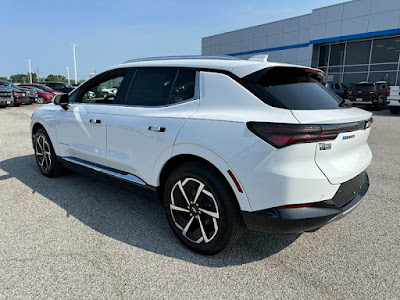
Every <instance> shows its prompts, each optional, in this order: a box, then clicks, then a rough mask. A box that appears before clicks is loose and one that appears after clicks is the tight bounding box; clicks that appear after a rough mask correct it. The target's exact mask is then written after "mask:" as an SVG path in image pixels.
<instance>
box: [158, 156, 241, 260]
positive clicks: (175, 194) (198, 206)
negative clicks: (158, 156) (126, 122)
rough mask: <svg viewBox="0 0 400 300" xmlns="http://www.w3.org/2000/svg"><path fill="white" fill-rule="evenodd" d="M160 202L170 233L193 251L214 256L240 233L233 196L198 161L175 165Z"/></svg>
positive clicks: (218, 176)
mask: <svg viewBox="0 0 400 300" xmlns="http://www.w3.org/2000/svg"><path fill="white" fill-rule="evenodd" d="M182 191H183V192H184V193H185V194H183V192H182ZM185 195H186V198H185ZM163 202H164V206H165V210H166V213H167V217H168V222H169V225H170V226H171V228H172V231H173V232H174V234H175V235H176V237H177V238H178V239H179V241H180V242H181V243H182V244H184V245H185V246H186V247H187V248H189V249H190V250H192V251H194V252H197V253H200V254H204V255H214V254H218V253H220V252H221V251H223V250H224V249H226V248H228V247H230V246H232V245H233V244H235V243H236V242H237V241H238V240H239V239H240V237H241V236H242V234H243V232H244V229H245V225H244V223H243V220H242V215H241V211H240V208H239V205H238V202H237V200H236V197H235V194H234V193H233V191H232V189H231V188H230V186H229V184H228V183H227V181H226V180H225V178H223V176H222V175H221V174H220V173H219V172H218V171H217V170H215V169H214V168H213V167H211V166H208V165H205V164H202V163H200V162H193V163H186V164H183V165H181V166H179V167H178V168H177V169H175V170H174V171H173V172H172V173H171V175H170V176H169V177H168V179H167V181H166V184H165V188H164V199H163Z"/></svg>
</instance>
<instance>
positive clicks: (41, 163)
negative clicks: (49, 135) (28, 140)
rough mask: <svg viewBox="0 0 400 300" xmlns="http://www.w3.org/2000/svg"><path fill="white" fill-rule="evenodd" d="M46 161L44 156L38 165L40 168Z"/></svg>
mask: <svg viewBox="0 0 400 300" xmlns="http://www.w3.org/2000/svg"><path fill="white" fill-rule="evenodd" d="M45 160H46V156H43V159H42V161H41V162H40V163H39V164H40V166H41V167H42V168H43V165H44V161H45Z"/></svg>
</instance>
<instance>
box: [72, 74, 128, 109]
mask: <svg viewBox="0 0 400 300" xmlns="http://www.w3.org/2000/svg"><path fill="white" fill-rule="evenodd" d="M125 72H126V70H125V69H120V70H113V71H111V72H110V73H106V74H104V75H99V77H94V78H93V79H92V80H90V81H88V82H87V84H85V85H84V86H82V88H81V89H80V90H79V91H78V90H76V91H75V92H73V93H72V94H71V95H70V98H72V99H75V97H76V96H77V93H79V95H80V96H79V100H78V101H77V102H82V103H102V104H114V103H115V100H116V98H117V95H119V94H118V91H119V89H120V86H121V83H122V81H123V80H124V77H125ZM120 97H121V96H120Z"/></svg>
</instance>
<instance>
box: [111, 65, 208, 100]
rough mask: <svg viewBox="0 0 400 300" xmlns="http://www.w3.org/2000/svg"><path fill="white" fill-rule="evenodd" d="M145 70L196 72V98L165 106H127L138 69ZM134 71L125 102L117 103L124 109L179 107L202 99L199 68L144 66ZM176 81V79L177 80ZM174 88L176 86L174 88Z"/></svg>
mask: <svg viewBox="0 0 400 300" xmlns="http://www.w3.org/2000/svg"><path fill="white" fill-rule="evenodd" d="M144 68H146V69H147V68H164V69H176V70H184V69H189V70H193V71H195V79H194V80H195V81H194V96H193V97H192V98H189V99H186V100H183V101H180V102H176V103H167V104H163V105H133V104H127V103H126V101H127V99H128V95H129V92H130V91H131V88H132V84H133V81H134V80H135V76H136V72H137V70H138V69H144ZM132 69H135V71H134V73H133V75H132V78H131V80H130V84H129V88H128V90H127V91H126V96H125V101H124V103H117V105H118V106H124V107H140V108H162V107H170V106H173V105H179V104H182V103H186V102H190V101H195V100H199V99H200V70H199V69H197V68H191V67H174V66H168V67H163V66H143V67H133V68H132ZM175 80H176V78H175ZM174 85H175V81H174ZM173 87H174V86H173ZM173 87H172V88H173Z"/></svg>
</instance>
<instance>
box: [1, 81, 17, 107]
mask: <svg viewBox="0 0 400 300" xmlns="http://www.w3.org/2000/svg"><path fill="white" fill-rule="evenodd" d="M13 104H14V99H13V96H12V89H11V88H8V87H5V86H2V85H0V107H6V106H8V105H13Z"/></svg>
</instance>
